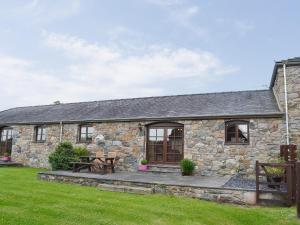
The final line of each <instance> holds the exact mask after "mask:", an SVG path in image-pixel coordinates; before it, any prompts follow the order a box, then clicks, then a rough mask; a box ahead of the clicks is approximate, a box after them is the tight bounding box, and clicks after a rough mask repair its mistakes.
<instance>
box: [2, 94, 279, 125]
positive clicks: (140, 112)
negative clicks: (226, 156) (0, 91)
mask: <svg viewBox="0 0 300 225" xmlns="http://www.w3.org/2000/svg"><path fill="white" fill-rule="evenodd" d="M246 116H248V117H261V116H267V117H278V116H282V113H281V112H280V110H279V108H278V105H277V102H276V100H275V97H274V95H273V92H272V91H271V90H258V91H239V92H222V93H209V94H192V95H176V96H161V97H147V98H132V99H119V100H105V101H94V102H80V103H67V104H59V105H41V106H29V107H19V108H13V109H9V110H6V111H2V112H0V124H22V123H24V124H35V123H54V122H59V121H64V122H79V121H90V122H91V121H131V120H132V121H133V120H168V119H175V118H177V119H179V118H180V119H185V118H186V119H187V118H194V119H196V118H203V119H204V118H216V117H218V118H220V117H222V118H231V117H246Z"/></svg>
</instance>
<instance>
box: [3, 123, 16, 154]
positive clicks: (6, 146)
mask: <svg viewBox="0 0 300 225" xmlns="http://www.w3.org/2000/svg"><path fill="white" fill-rule="evenodd" d="M12 136H13V135H12V128H11V127H2V128H1V129H0V156H3V155H4V154H5V153H8V154H9V155H10V154H11V149H12Z"/></svg>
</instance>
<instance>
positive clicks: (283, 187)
mask: <svg viewBox="0 0 300 225" xmlns="http://www.w3.org/2000/svg"><path fill="white" fill-rule="evenodd" d="M268 168H277V169H279V170H281V171H282V175H281V176H278V175H276V174H272V173H270V172H268ZM295 177H296V169H295V163H290V162H286V163H260V162H258V161H256V203H257V204H259V203H261V202H264V203H268V204H284V205H287V206H291V205H292V204H294V203H295V201H296V180H295V179H294V178H295ZM267 193H269V194H272V196H274V195H276V196H277V199H265V198H261V196H262V194H267Z"/></svg>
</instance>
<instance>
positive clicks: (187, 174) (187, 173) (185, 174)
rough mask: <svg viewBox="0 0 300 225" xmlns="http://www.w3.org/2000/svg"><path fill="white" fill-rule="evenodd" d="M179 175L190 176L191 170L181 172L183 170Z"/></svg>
mask: <svg viewBox="0 0 300 225" xmlns="http://www.w3.org/2000/svg"><path fill="white" fill-rule="evenodd" d="M181 175H182V176H192V175H193V172H183V171H181Z"/></svg>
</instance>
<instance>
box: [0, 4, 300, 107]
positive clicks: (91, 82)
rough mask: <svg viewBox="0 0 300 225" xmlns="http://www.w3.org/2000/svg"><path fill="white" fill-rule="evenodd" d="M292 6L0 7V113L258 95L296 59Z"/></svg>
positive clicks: (299, 35)
mask: <svg viewBox="0 0 300 225" xmlns="http://www.w3.org/2000/svg"><path fill="white" fill-rule="evenodd" d="M299 9H300V2H299V1H296V0H294V1H293V0H287V1H269V0H264V1H259V0H252V1H238V0H207V1H204V0H203V1H201V0H197V1H196V0H84V1H83V0H81V1H80V0H73V1H71V0H62V1H59V0H52V1H50V0H49V1H47V0H27V1H26V0H23V1H12V0H10V1H6V2H5V1H1V3H0V76H1V80H2V85H1V92H0V98H1V105H0V109H6V108H10V107H15V106H24V105H37V104H51V103H53V102H54V101H56V100H60V101H61V102H75V101H89V100H102V99H113V98H127V97H142V96H156V95H173V94H188V93H202V92H219V91H235V90H251V89H265V88H267V87H268V85H269V82H270V78H271V73H272V69H273V65H274V61H275V60H281V59H285V58H290V57H296V56H299V55H300V54H299V52H300V45H299V39H300V29H298V28H299V22H300V14H299Z"/></svg>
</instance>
